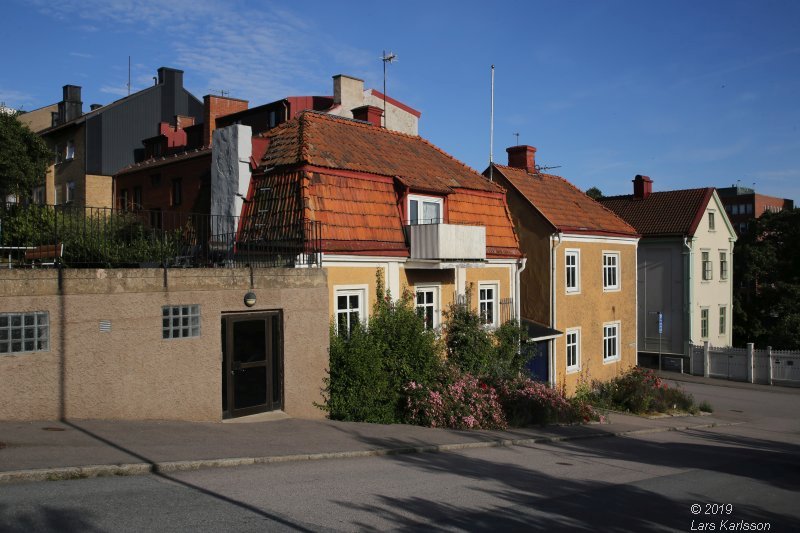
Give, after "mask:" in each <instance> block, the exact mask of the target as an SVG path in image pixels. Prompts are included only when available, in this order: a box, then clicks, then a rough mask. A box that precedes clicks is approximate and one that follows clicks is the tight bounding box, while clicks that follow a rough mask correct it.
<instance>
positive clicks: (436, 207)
mask: <svg viewBox="0 0 800 533" xmlns="http://www.w3.org/2000/svg"><path fill="white" fill-rule="evenodd" d="M443 212H444V200H443V199H442V198H436V197H435V196H418V195H414V194H412V195H409V196H408V223H409V224H410V225H412V226H416V225H419V224H441V223H443V222H444V219H443V218H442V217H443Z"/></svg>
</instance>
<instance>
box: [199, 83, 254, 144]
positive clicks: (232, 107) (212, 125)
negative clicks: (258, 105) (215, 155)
mask: <svg viewBox="0 0 800 533" xmlns="http://www.w3.org/2000/svg"><path fill="white" fill-rule="evenodd" d="M247 105H248V101H247V100H239V99H238V98H228V97H227V96H214V95H212V94H207V95H205V96H204V97H203V146H211V138H212V134H213V133H214V130H215V129H217V118H219V117H224V116H225V115H230V114H231V113H237V112H239V111H244V110H245V109H247Z"/></svg>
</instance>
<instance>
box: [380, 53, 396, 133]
mask: <svg viewBox="0 0 800 533" xmlns="http://www.w3.org/2000/svg"><path fill="white" fill-rule="evenodd" d="M381 61H383V127H384V128H385V127H386V63H394V62H395V61H397V54H395V53H392V52H389V53H388V54H387V53H386V50H384V51H383V56H381Z"/></svg>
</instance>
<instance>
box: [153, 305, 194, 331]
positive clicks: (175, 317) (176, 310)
mask: <svg viewBox="0 0 800 533" xmlns="http://www.w3.org/2000/svg"><path fill="white" fill-rule="evenodd" d="M161 316H162V319H161V337H162V338H164V339H180V338H184V337H199V336H200V306H199V305H182V306H175V305H172V306H170V305H167V306H164V307H162V308H161ZM190 323H191V324H192V327H189V324H190Z"/></svg>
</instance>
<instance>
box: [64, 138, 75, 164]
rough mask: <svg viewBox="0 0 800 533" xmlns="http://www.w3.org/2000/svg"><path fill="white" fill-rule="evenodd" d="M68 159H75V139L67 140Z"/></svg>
mask: <svg viewBox="0 0 800 533" xmlns="http://www.w3.org/2000/svg"><path fill="white" fill-rule="evenodd" d="M65 159H66V160H67V161H71V160H72V159H75V141H72V140H70V141H67V155H66V157H65Z"/></svg>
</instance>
